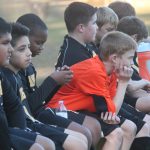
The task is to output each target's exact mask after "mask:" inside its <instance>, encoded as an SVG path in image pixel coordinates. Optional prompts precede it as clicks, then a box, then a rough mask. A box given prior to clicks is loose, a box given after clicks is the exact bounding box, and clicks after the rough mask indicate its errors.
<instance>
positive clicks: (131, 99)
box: [124, 94, 138, 108]
mask: <svg viewBox="0 0 150 150" xmlns="http://www.w3.org/2000/svg"><path fill="white" fill-rule="evenodd" d="M137 100H138V98H135V97H131V96H129V95H127V94H126V95H125V97H124V102H125V103H127V104H129V105H131V106H133V107H134V108H135V106H136V102H137Z"/></svg>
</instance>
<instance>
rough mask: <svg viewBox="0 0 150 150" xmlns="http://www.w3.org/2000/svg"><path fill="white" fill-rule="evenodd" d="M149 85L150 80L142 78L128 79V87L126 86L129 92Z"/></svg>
mask: <svg viewBox="0 0 150 150" xmlns="http://www.w3.org/2000/svg"><path fill="white" fill-rule="evenodd" d="M149 87H150V82H149V81H148V80H145V79H142V80H138V81H135V80H130V82H129V84H128V87H127V90H128V91H129V92H132V91H133V92H134V91H137V90H139V89H144V88H145V89H146V88H149Z"/></svg>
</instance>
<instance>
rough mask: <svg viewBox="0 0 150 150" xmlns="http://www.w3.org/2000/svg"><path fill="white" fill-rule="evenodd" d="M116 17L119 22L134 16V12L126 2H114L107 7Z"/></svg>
mask: <svg viewBox="0 0 150 150" xmlns="http://www.w3.org/2000/svg"><path fill="white" fill-rule="evenodd" d="M108 7H109V8H111V9H112V10H113V11H114V12H115V13H116V14H117V16H118V18H119V20H120V19H121V18H123V17H126V16H135V15H136V12H135V9H134V7H133V6H132V5H131V4H130V3H127V2H121V1H116V2H112V3H110V4H109V5H108Z"/></svg>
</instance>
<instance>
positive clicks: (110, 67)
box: [103, 61, 114, 75]
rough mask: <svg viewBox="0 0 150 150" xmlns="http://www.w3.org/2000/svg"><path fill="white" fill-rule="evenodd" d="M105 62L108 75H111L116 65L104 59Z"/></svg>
mask: <svg viewBox="0 0 150 150" xmlns="http://www.w3.org/2000/svg"><path fill="white" fill-rule="evenodd" d="M103 64H104V66H105V69H106V72H107V75H110V74H111V73H112V72H113V70H114V67H113V66H112V63H110V62H109V61H103Z"/></svg>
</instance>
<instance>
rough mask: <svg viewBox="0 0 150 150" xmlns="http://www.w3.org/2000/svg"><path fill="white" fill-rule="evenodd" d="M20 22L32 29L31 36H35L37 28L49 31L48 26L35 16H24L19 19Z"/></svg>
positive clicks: (30, 14)
mask: <svg viewBox="0 0 150 150" xmlns="http://www.w3.org/2000/svg"><path fill="white" fill-rule="evenodd" d="M16 22H19V23H21V24H23V25H25V26H26V27H28V28H29V29H30V34H34V33H35V32H34V29H35V28H40V29H42V30H47V26H46V24H45V23H44V22H43V21H42V20H41V18H40V17H39V16H37V15H35V14H32V13H29V14H24V15H22V16H21V17H19V18H18V19H17V21H16Z"/></svg>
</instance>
